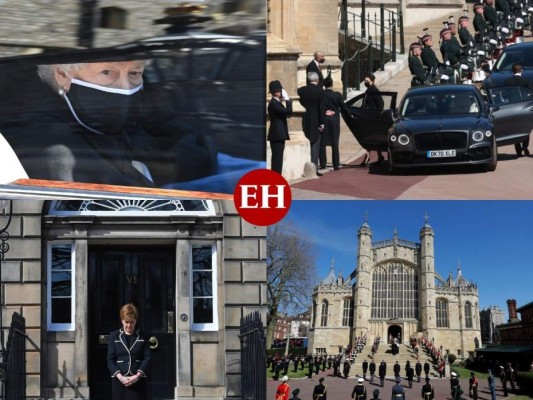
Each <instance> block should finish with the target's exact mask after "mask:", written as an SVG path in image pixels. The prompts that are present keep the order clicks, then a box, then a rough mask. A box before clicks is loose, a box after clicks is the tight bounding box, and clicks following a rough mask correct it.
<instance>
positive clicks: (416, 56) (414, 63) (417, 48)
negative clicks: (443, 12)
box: [393, 42, 430, 352]
mask: <svg viewBox="0 0 533 400" xmlns="http://www.w3.org/2000/svg"><path fill="white" fill-rule="evenodd" d="M409 51H410V52H411V55H410V56H409V60H408V61H409V70H410V71H411V74H412V76H413V78H412V79H411V87H413V86H422V85H429V84H430V82H429V80H428V79H427V78H426V71H425V70H424V65H423V64H422V60H421V59H420V55H421V54H422V46H421V45H420V43H417V42H414V43H411V46H409ZM393 346H394V345H393ZM393 352H394V350H393Z"/></svg>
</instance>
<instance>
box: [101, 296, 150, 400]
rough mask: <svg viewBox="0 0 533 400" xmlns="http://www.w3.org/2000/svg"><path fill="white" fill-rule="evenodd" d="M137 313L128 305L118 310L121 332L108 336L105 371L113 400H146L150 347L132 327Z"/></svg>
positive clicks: (133, 307)
mask: <svg viewBox="0 0 533 400" xmlns="http://www.w3.org/2000/svg"><path fill="white" fill-rule="evenodd" d="M138 318H139V311H138V310H137V307H135V305H133V304H131V303H129V304H126V305H124V306H123V307H122V308H121V309H120V320H121V321H122V328H121V329H119V330H116V331H113V332H111V333H110V334H109V339H108V344H107V367H108V368H109V371H110V372H111V377H112V393H113V400H146V399H147V398H148V397H147V390H146V379H144V378H146V375H147V372H148V364H149V362H150V344H149V343H148V340H145V337H144V336H143V335H142V334H141V333H140V332H139V331H138V330H137V331H136V330H135V325H136V324H137V319H138Z"/></svg>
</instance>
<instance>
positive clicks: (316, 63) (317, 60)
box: [305, 51, 326, 86]
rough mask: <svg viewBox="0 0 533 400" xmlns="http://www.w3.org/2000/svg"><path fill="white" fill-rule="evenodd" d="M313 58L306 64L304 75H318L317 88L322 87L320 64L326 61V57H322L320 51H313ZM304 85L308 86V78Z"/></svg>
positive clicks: (322, 79) (322, 78)
mask: <svg viewBox="0 0 533 400" xmlns="http://www.w3.org/2000/svg"><path fill="white" fill-rule="evenodd" d="M313 57H314V58H313V60H312V61H311V62H310V63H309V64H307V67H306V68H305V73H306V74H309V72H316V73H317V74H318V84H319V86H323V85H324V84H323V82H324V75H322V70H321V69H320V64H324V61H326V57H324V53H322V52H321V51H315V54H313ZM306 83H307V84H309V78H307V80H306Z"/></svg>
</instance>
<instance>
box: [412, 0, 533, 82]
mask: <svg viewBox="0 0 533 400" xmlns="http://www.w3.org/2000/svg"><path fill="white" fill-rule="evenodd" d="M529 9H530V7H529V5H528V4H527V1H526V0H517V1H515V0H496V4H495V5H494V0H485V4H483V3H475V4H474V5H473V11H474V18H473V27H474V31H475V33H474V35H472V34H471V33H470V31H469V29H468V28H469V24H470V18H469V17H468V15H467V13H468V11H465V12H464V14H463V15H462V16H461V17H460V18H459V20H458V22H459V29H457V25H456V24H455V22H454V19H453V17H450V19H449V20H448V21H445V22H444V27H443V29H442V30H441V31H440V32H439V38H440V53H441V56H442V61H439V59H438V58H437V55H436V54H435V51H434V49H433V44H434V43H433V36H432V35H430V34H429V33H428V30H427V28H426V29H424V34H423V35H422V37H419V40H418V41H417V42H413V43H412V44H411V45H410V47H409V51H410V56H409V59H408V62H409V70H410V71H411V74H412V79H411V86H421V85H431V84H433V83H459V82H460V81H467V80H468V76H469V73H470V75H471V74H472V72H473V70H474V69H479V70H480V72H481V70H484V68H483V67H484V65H487V59H490V58H496V57H497V55H498V52H499V51H500V50H501V49H502V48H503V46H505V43H506V38H507V37H508V36H509V35H512V32H511V31H513V30H515V31H521V30H519V29H514V28H516V27H521V26H523V25H524V24H527V25H530V22H529ZM525 10H527V11H525ZM526 22H527V23H526ZM522 32H523V31H522ZM457 37H458V38H459V39H458V38H457ZM481 75H483V74H481ZM478 76H480V75H478Z"/></svg>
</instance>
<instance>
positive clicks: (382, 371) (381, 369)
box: [378, 361, 387, 387]
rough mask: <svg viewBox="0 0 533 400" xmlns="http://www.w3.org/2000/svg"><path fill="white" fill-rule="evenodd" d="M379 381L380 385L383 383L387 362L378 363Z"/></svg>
mask: <svg viewBox="0 0 533 400" xmlns="http://www.w3.org/2000/svg"><path fill="white" fill-rule="evenodd" d="M378 372H379V381H380V383H381V387H383V385H384V384H385V375H387V363H386V362H385V361H381V364H379V371H378Z"/></svg>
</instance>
